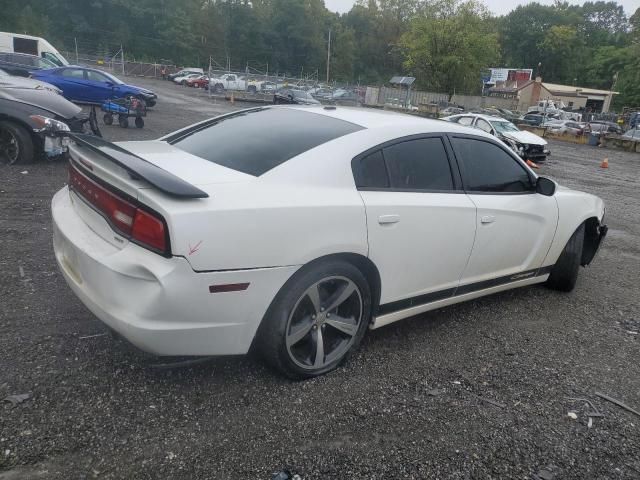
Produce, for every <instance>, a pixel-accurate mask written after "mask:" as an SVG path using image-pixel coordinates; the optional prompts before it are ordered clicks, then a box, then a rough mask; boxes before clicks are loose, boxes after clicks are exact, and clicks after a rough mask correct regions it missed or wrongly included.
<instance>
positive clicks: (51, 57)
mask: <svg viewBox="0 0 640 480" xmlns="http://www.w3.org/2000/svg"><path fill="white" fill-rule="evenodd" d="M0 52H7V53H26V54H27V55H35V56H36V57H41V58H44V59H46V60H48V61H49V62H52V63H53V65H54V66H55V67H63V66H65V65H69V62H67V59H66V58H64V57H63V56H62V54H61V53H60V52H59V51H58V50H56V49H55V47H54V46H53V45H51V44H50V43H49V42H47V41H46V40H45V39H44V38H41V37H34V36H32V35H23V34H21V33H9V32H0ZM47 68H48V67H47Z"/></svg>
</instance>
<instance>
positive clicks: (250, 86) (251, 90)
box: [247, 85, 258, 95]
mask: <svg viewBox="0 0 640 480" xmlns="http://www.w3.org/2000/svg"><path fill="white" fill-rule="evenodd" d="M247 91H248V92H249V93H250V94H252V95H255V94H256V93H257V92H258V88H257V87H256V86H255V85H249V88H247Z"/></svg>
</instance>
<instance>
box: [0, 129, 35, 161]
mask: <svg viewBox="0 0 640 480" xmlns="http://www.w3.org/2000/svg"><path fill="white" fill-rule="evenodd" d="M33 155H34V147H33V137H32V136H31V134H30V133H29V131H28V130H27V129H26V128H24V127H23V126H22V125H18V124H17V123H14V122H11V121H8V120H4V121H0V162H7V163H8V164H9V165H13V164H18V163H31V162H32V161H33Z"/></svg>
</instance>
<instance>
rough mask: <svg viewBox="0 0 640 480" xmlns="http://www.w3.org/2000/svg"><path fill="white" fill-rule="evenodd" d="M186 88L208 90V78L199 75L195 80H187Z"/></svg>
mask: <svg viewBox="0 0 640 480" xmlns="http://www.w3.org/2000/svg"><path fill="white" fill-rule="evenodd" d="M187 86H188V87H194V88H208V87H209V77H207V76H206V75H199V76H196V77H195V78H190V79H189V80H187Z"/></svg>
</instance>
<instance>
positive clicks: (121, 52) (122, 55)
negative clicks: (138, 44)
mask: <svg viewBox="0 0 640 480" xmlns="http://www.w3.org/2000/svg"><path fill="white" fill-rule="evenodd" d="M120 55H121V57H122V75H124V48H123V47H122V45H120Z"/></svg>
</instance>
